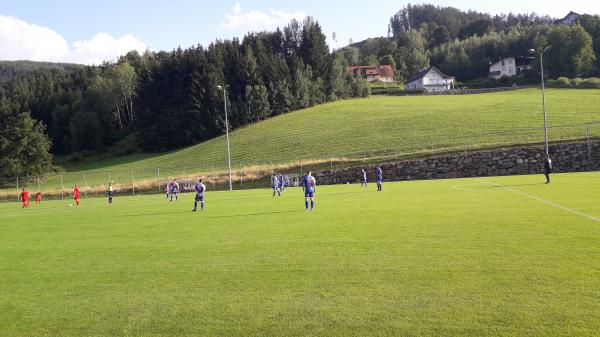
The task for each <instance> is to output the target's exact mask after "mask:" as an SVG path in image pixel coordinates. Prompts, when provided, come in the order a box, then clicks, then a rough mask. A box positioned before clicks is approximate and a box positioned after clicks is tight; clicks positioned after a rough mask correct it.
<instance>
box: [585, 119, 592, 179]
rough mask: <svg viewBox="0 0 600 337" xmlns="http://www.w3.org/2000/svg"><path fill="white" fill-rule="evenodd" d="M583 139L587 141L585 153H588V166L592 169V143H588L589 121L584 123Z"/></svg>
mask: <svg viewBox="0 0 600 337" xmlns="http://www.w3.org/2000/svg"><path fill="white" fill-rule="evenodd" d="M585 139H586V142H587V153H588V168H589V169H590V170H591V169H592V145H591V144H590V123H587V124H586V125H585Z"/></svg>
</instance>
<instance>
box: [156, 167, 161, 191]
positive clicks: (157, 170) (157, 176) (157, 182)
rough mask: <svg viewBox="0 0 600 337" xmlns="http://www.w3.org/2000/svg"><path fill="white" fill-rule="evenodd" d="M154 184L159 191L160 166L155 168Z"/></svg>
mask: <svg viewBox="0 0 600 337" xmlns="http://www.w3.org/2000/svg"><path fill="white" fill-rule="evenodd" d="M156 186H158V192H159V193H160V168H159V167H157V168H156Z"/></svg>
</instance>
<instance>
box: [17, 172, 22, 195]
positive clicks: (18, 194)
mask: <svg viewBox="0 0 600 337" xmlns="http://www.w3.org/2000/svg"><path fill="white" fill-rule="evenodd" d="M20 196H21V194H20V193H19V177H17V200H21V197H20Z"/></svg>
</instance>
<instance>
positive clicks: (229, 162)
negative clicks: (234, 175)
mask: <svg viewBox="0 0 600 337" xmlns="http://www.w3.org/2000/svg"><path fill="white" fill-rule="evenodd" d="M228 87H229V85H225V86H220V85H218V86H217V88H219V89H220V90H222V91H223V105H224V108H225V135H226V138H227V164H228V168H229V190H230V191H232V190H233V185H232V183H231V148H230V146H229V121H228V120H227V88H228Z"/></svg>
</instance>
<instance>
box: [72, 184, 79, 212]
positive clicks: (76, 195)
mask: <svg viewBox="0 0 600 337" xmlns="http://www.w3.org/2000/svg"><path fill="white" fill-rule="evenodd" d="M73 199H75V204H77V207H79V186H77V185H75V187H73Z"/></svg>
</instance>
